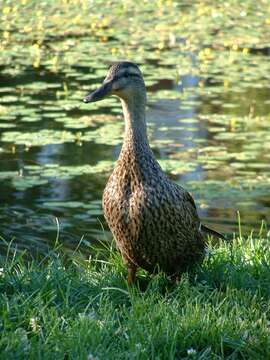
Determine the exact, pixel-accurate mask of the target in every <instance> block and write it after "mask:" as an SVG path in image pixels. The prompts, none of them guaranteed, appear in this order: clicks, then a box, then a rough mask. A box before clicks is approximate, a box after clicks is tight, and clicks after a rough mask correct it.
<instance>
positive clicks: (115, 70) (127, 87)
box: [83, 61, 145, 103]
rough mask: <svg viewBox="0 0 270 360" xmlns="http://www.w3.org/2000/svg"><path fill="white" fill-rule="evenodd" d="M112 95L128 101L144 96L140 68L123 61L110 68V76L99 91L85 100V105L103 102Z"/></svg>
mask: <svg viewBox="0 0 270 360" xmlns="http://www.w3.org/2000/svg"><path fill="white" fill-rule="evenodd" d="M111 95H115V96H118V97H120V98H121V99H124V100H128V99H131V98H133V97H138V96H141V95H143V96H144V97H145V85H144V81H143V77H142V73H141V71H140V69H139V68H138V66H137V65H136V64H134V63H132V62H129V61H121V62H118V63H115V64H113V65H111V66H110V68H109V71H108V74H107V76H106V78H105V79H104V81H103V83H102V85H101V87H100V88H98V89H97V90H95V91H93V92H92V93H90V94H88V95H87V96H86V97H85V98H84V100H83V101H84V102H85V103H90V102H95V101H100V100H103V99H105V98H107V97H109V96H111Z"/></svg>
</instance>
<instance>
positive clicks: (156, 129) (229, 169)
mask: <svg viewBox="0 0 270 360" xmlns="http://www.w3.org/2000/svg"><path fill="white" fill-rule="evenodd" d="M82 71H85V69H84V68H83V69H82ZM3 79H4V80H5V81H6V85H8V86H12V87H13V88H18V87H19V86H20V85H22V84H25V83H32V82H37V81H41V80H42V81H44V82H48V83H51V82H56V80H57V81H59V82H61V81H62V76H59V78H58V79H55V78H52V77H50V76H49V75H48V74H47V73H45V72H42V71H41V72H40V73H39V75H38V76H37V75H36V74H34V73H33V72H32V71H30V72H27V71H26V72H24V73H23V75H22V76H20V77H17V78H13V79H12V80H8V79H7V77H5V76H4V77H3V76H2V80H3ZM0 80H1V79H0ZM199 81H200V79H199V78H198V77H196V76H192V75H186V76H183V77H182V79H181V83H179V84H177V83H175V82H174V81H172V80H170V79H166V78H164V79H159V80H158V81H156V82H155V83H154V84H152V85H150V86H148V91H149V106H148V110H147V119H148V124H149V133H150V139H151V142H152V146H153V149H154V152H155V154H156V156H157V157H158V158H159V159H161V160H166V159H172V160H176V161H178V160H179V161H182V162H184V163H185V162H186V163H194V164H195V165H194V166H193V167H192V169H191V170H188V171H181V170H179V172H178V173H174V172H172V173H171V174H170V176H171V177H172V178H173V179H174V180H175V181H176V182H179V183H181V184H182V185H183V186H185V187H186V188H188V189H189V190H190V191H191V192H192V194H193V196H194V198H195V199H196V201H197V204H198V210H199V213H200V216H201V217H202V218H203V220H204V221H205V222H206V223H208V224H212V226H213V227H214V228H216V229H219V230H220V231H223V232H229V233H231V232H232V231H236V230H237V224H236V211H237V210H240V212H241V216H242V221H243V232H248V231H249V230H250V229H251V228H252V227H258V226H259V224H260V221H261V220H262V219H266V217H267V214H268V213H269V206H270V194H269V193H267V181H266V180H265V179H264V177H265V175H266V167H267V166H268V162H269V148H267V149H265V151H264V152H261V151H260V148H259V151H258V152H256V151H255V150H256V149H253V154H255V155H254V156H255V158H254V160H252V161H250V160H249V158H248V157H247V160H242V159H241V158H240V159H237V154H240V153H241V154H242V153H243V154H245V156H248V154H249V153H247V154H246V153H245V152H244V150H245V149H244V148H245V146H247V142H246V139H245V138H244V140H237V139H235V137H234V135H235V134H239V133H241V131H242V132H243V134H245V133H248V131H249V128H247V126H246V124H242V123H241V124H240V125H239V126H242V127H243V128H241V129H240V130H241V131H239V129H238V128H236V130H234V132H231V129H230V128H229V127H230V126H231V127H232V126H235V127H237V126H238V124H236V125H235V124H233V121H234V120H230V121H231V123H229V125H228V124H226V125H224V123H220V122H218V121H217V122H216V123H213V122H211V121H213V120H212V119H210V120H208V119H207V118H203V119H200V116H203V115H204V114H205V115H209V114H223V113H226V114H233V116H238V115H241V116H248V115H249V114H250V112H251V111H253V112H256V114H257V116H260V115H265V114H266V113H267V112H269V111H270V103H269V101H268V96H269V89H257V88H253V87H246V88H245V91H242V92H241V96H239V93H238V92H236V91H230V92H218V94H216V95H215V96H213V95H212V93H211V94H210V95H208V93H207V86H208V87H209V88H211V86H219V85H218V84H216V83H214V82H213V81H210V80H208V83H207V82H206V91H205V93H202V92H196V91H195V92H194V91H193V90H194V89H197V88H198V86H199ZM78 84H79V82H78ZM165 90H168V91H174V93H175V92H177V93H178V94H183V93H184V94H187V95H186V96H185V97H184V98H180V96H179V98H178V99H173V98H169V97H164V98H162V96H158V98H156V95H158V94H159V92H161V91H165ZM3 94H5V95H10V93H9V91H6V92H3ZM53 94H54V95H52V93H51V90H44V91H43V90H42V91H39V92H34V93H33V94H32V93H30V94H29V96H30V98H31V99H32V100H37V99H38V101H40V102H41V104H43V106H44V105H46V104H47V106H48V103H49V101H50V99H51V100H53V96H55V93H53ZM247 98H252V99H253V102H251V103H250V102H247V101H246V99H247ZM79 101H80V98H79V97H78V99H77V100H76V101H75V103H76V104H79ZM267 101H268V102H267ZM253 103H254V105H252V104H253ZM16 104H17V105H20V106H23V107H24V108H26V109H27V108H28V107H29V108H31V107H32V108H33V105H31V106H30V105H29V102H25V101H24V100H23V99H21V100H20V101H18V102H17V103H15V106H16ZM226 104H227V108H226V107H224V105H226ZM228 104H231V106H228ZM13 105H14V104H12V106H13ZM251 106H253V107H254V108H253V110H252V109H251ZM36 107H37V105H34V108H36ZM104 109H106V112H107V113H111V115H114V120H113V121H114V122H122V120H121V118H119V117H118V116H117V115H118V114H119V113H120V112H121V109H120V105H119V104H118V105H116V106H115V105H114V107H113V108H112V109H111V108H110V106H109V105H106V104H105V105H104V107H103V109H90V108H89V109H85V108H80V107H79V106H77V105H76V106H74V107H73V108H71V109H70V110H67V111H66V114H65V116H67V117H73V118H76V117H79V116H83V115H85V114H89V113H96V114H99V113H102V112H104ZM225 109H226V110H225ZM43 110H44V108H43ZM58 110H60V109H58V106H57V105H54V108H53V109H52V110H51V113H52V114H54V113H55V117H57V114H56V113H57V111H58ZM59 112H60V111H59ZM36 113H40V117H41V118H40V119H41V120H40V121H35V122H23V121H21V119H22V116H21V114H17V115H16V116H15V118H14V123H15V124H16V131H19V132H33V131H40V130H42V129H44V128H45V129H53V130H63V129H65V128H64V122H62V123H61V122H56V121H54V120H55V119H54V118H53V117H51V116H48V113H50V111H49V112H47V113H46V111H45V110H44V111H40V110H39V109H36ZM46 114H47V116H46ZM0 121H1V119H0ZM99 126H102V124H96V125H94V126H92V125H91V129H92V130H93V131H94V130H96V129H97V128H98V127H99ZM224 126H225V130H224ZM248 126H250V127H251V128H252V127H253V128H252V131H256V130H257V129H259V130H261V129H264V131H265V134H268V137H269V134H270V133H269V126H265V124H260V123H257V124H256V123H255V124H254V123H252V124H251V125H248ZM12 130H13V129H12V128H11V130H10V131H12ZM8 131H9V130H5V133H8ZM69 131H70V133H71V134H73V135H75V136H78V137H79V136H81V135H77V134H78V129H76V128H72V127H71V128H70V129H69ZM86 131H89V129H87V128H86V129H81V130H80V131H79V133H82V134H84V133H86ZM224 133H225V134H228V133H229V134H232V137H231V138H230V137H227V138H226V137H224V138H221V139H220V138H218V135H220V134H224ZM120 135H121V134H119V136H120ZM253 140H254V139H253ZM250 141H251V140H250ZM14 142H15V143H16V139H14ZM251 142H252V141H251ZM252 143H255V144H256V142H254V141H253V142H252ZM260 145H261V143H260V142H259V144H258V146H260ZM13 146H14V144H12V143H10V142H8V141H2V143H0V147H3V149H4V151H3V152H2V153H0V155H1V159H0V166H1V172H2V173H3V174H4V173H6V172H8V171H11V172H12V171H13V172H14V173H15V175H13V176H10V177H8V176H7V177H4V176H3V177H2V180H1V193H0V199H1V201H0V209H1V212H0V220H1V225H2V226H1V235H2V236H3V237H4V238H5V239H7V240H8V239H11V238H15V241H14V243H15V244H17V246H18V247H19V248H21V249H24V248H28V249H29V250H30V251H31V252H33V253H35V252H39V251H40V252H43V251H45V250H46V249H47V248H48V247H49V246H51V245H52V244H53V243H54V241H55V239H56V233H57V226H56V222H55V218H56V217H57V218H58V219H59V223H60V241H61V242H63V243H64V244H65V246H66V247H67V248H69V247H70V248H74V247H76V246H77V244H78V242H79V241H80V239H81V238H82V237H83V241H82V245H83V244H85V245H88V244H89V243H91V242H96V241H97V239H100V238H104V236H105V237H107V238H108V239H110V235H109V234H108V233H107V232H106V230H107V227H106V224H105V222H104V219H103V217H102V211H101V197H102V191H103V188H104V185H105V183H106V180H107V177H108V172H107V171H106V172H102V171H100V172H98V173H93V174H83V173H82V174H80V173H79V174H77V175H76V176H69V175H68V174H67V175H66V177H65V176H59V174H58V173H57V171H56V172H55V173H54V175H51V176H47V177H44V178H43V183H41V184H38V185H33V186H29V185H27V186H26V187H25V188H20V187H18V186H17V187H16V185H14V176H15V181H16V176H17V177H20V176H22V177H24V176H27V175H29V176H30V177H31V176H32V173H31V171H32V168H30V170H29V169H27V167H29V165H32V166H35V165H38V166H39V167H40V168H39V169H40V170H39V171H40V173H39V174H37V175H36V176H39V177H41V178H42V176H43V173H42V171H43V166H47V165H48V164H51V165H52V169H53V166H54V165H60V166H81V165H86V164H90V165H96V164H98V163H99V162H100V161H103V160H104V159H106V160H111V159H113V160H116V159H117V157H118V154H119V152H120V148H121V144H120V142H117V143H116V144H115V145H108V144H106V139H104V142H103V143H102V142H101V143H97V142H96V141H95V140H89V141H87V140H85V141H83V142H80V141H72V142H63V143H61V144H53V143H52V144H47V145H43V146H42V145H40V146H33V147H31V146H30V147H27V146H25V145H15V147H16V149H15V151H14V150H12V147H13ZM214 148H215V149H216V148H220V149H221V150H220V151H219V153H218V152H217V151H216V150H215V157H213V156H212V157H211V151H213V149H214ZM230 154H234V155H232V156H230ZM222 157H224V160H222ZM245 161H246V163H247V166H246V167H245ZM252 164H255V165H256V164H257V165H258V164H259V166H257V167H256V166H255V167H254V168H252ZM263 165H265V167H263ZM267 171H268V174H269V169H267ZM16 174H17V175H16ZM259 174H261V176H262V181H261V187H260V189H259V190H258V191H257V192H256V191H254V189H252V191H250V192H249V191H248V188H250V189H251V187H252V186H253V187H254V186H255V187H257V186H260V179H258V185H257V184H249V183H248V179H249V178H250V179H253V178H254V176H255V177H256V176H258V175H259ZM241 179H243V183H242V182H241ZM268 188H269V187H268ZM103 226H104V228H103ZM104 229H105V230H104Z"/></svg>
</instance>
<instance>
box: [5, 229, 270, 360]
mask: <svg viewBox="0 0 270 360" xmlns="http://www.w3.org/2000/svg"><path fill="white" fill-rule="evenodd" d="M269 240H270V238H269V236H268V237H267V235H265V236H261V237H259V238H256V239H253V238H252V236H251V237H249V238H247V239H240V238H238V239H235V240H234V241H233V242H232V243H230V244H228V243H227V244H219V246H211V247H210V255H209V256H208V257H207V259H206V260H205V262H204V263H203V265H202V267H201V268H199V269H196V271H194V273H190V274H186V275H185V276H184V277H183V278H182V280H181V281H180V282H179V283H178V284H177V285H176V286H172V285H170V284H169V283H168V282H167V280H166V279H165V277H164V276H163V275H162V274H160V275H157V276H155V277H149V276H147V274H145V273H144V272H141V273H140V274H139V284H138V285H137V286H136V287H134V288H131V289H128V287H127V284H126V282H125V269H124V267H123V265H122V262H121V259H120V258H119V256H118V255H117V254H115V253H114V252H110V253H108V255H109V260H108V261H97V260H90V261H85V260H82V259H80V258H79V257H75V256H74V257H73V259H72V260H67V259H66V258H65V256H63V255H61V254H60V253H59V252H58V253H57V252H54V253H52V254H51V255H50V256H49V257H48V258H47V259H45V260H43V261H42V262H40V263H38V262H37V261H32V262H30V263H29V262H28V263H26V262H25V261H23V259H22V257H21V256H15V257H14V258H13V259H11V258H9V260H7V261H6V262H5V263H4V264H3V265H2V266H3V268H2V269H1V274H0V312H1V315H0V336H1V340H0V353H1V359H85V360H86V359H92V360H93V359H114V360H115V359H225V358H226V359H268V358H270V337H269V331H270V304H269V295H270V268H269V264H270V250H269Z"/></svg>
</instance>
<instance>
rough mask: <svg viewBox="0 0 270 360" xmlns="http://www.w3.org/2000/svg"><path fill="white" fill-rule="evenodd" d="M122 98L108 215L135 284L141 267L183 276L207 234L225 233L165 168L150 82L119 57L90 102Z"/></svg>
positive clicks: (105, 204) (106, 195) (201, 253)
mask: <svg viewBox="0 0 270 360" xmlns="http://www.w3.org/2000/svg"><path fill="white" fill-rule="evenodd" d="M110 96H116V97H118V98H119V99H120V101H121V104H122V110H123V115H124V122H125V130H124V138H123V144H122V148H121V151H120V155H119V158H118V160H117V162H116V164H115V167H114V170H113V172H112V174H111V175H110V177H109V180H108V182H107V185H106V187H105V189H104V192H103V199H102V206H103V212H104V217H105V219H106V221H107V224H108V226H109V228H110V231H111V232H112V235H113V237H114V239H115V242H116V246H117V248H118V249H119V251H120V253H121V256H122V259H123V261H124V264H125V265H126V267H127V272H128V276H127V282H128V284H129V285H132V284H134V282H135V280H136V272H137V270H138V269H139V268H142V269H144V270H146V271H147V272H149V273H156V272H158V271H162V272H163V273H165V274H166V275H168V276H169V277H174V276H177V277H178V276H181V274H182V273H184V272H186V271H188V269H190V268H191V267H193V266H194V265H195V264H196V263H201V262H202V260H203V259H204V257H205V253H206V237H207V235H212V236H216V237H219V238H222V239H223V238H224V236H223V235H222V234H220V233H218V232H216V231H215V230H212V229H210V228H208V227H207V226H205V225H203V224H202V223H201V221H200V218H199V216H198V213H197V208H196V205H195V202H194V200H193V198H192V196H191V194H190V193H189V192H188V191H187V190H185V189H184V188H183V187H182V186H180V185H178V184H176V183H174V182H173V181H171V179H170V178H169V177H168V176H167V174H166V173H165V172H164V171H163V170H162V168H161V166H160V165H159V163H158V161H157V160H156V158H155V155H154V153H153V151H152V149H151V148H150V146H149V141H148V137H147V127H146V117H145V108H146V86H145V82H144V79H143V75H142V72H141V70H140V69H139V67H138V65H136V64H135V63H133V62H130V61H120V62H117V63H113V64H112V65H111V66H110V67H109V69H108V73H107V75H106V77H105V79H104V81H103V83H102V85H101V86H100V87H99V88H98V89H96V90H95V91H93V92H90V93H89V94H88V95H87V96H86V97H85V98H84V100H83V101H84V102H85V103H93V102H96V101H101V100H103V99H106V98H108V97H110Z"/></svg>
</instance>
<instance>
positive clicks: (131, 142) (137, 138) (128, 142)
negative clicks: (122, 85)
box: [121, 97, 149, 151]
mask: <svg viewBox="0 0 270 360" xmlns="http://www.w3.org/2000/svg"><path fill="white" fill-rule="evenodd" d="M145 102H146V100H145V97H141V98H139V97H138V98H137V97H133V98H129V99H121V103H122V108H123V114H124V119H125V135H124V143H123V150H124V149H127V148H132V149H133V151H134V150H136V149H138V148H141V147H146V148H148V147H149V144H148V139H147V130H146V121H145Z"/></svg>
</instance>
